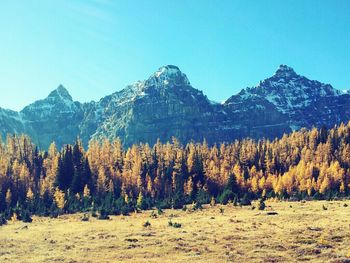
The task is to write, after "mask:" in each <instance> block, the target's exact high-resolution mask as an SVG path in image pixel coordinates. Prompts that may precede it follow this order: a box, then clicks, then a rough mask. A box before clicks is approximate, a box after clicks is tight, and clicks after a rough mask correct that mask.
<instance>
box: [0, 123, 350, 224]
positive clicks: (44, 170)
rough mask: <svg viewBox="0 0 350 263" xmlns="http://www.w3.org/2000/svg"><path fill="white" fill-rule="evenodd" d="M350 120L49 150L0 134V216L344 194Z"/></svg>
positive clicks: (103, 213)
mask: <svg viewBox="0 0 350 263" xmlns="http://www.w3.org/2000/svg"><path fill="white" fill-rule="evenodd" d="M349 188H350V122H349V123H348V124H340V125H339V126H335V127H333V128H332V129H325V128H321V129H317V128H313V129H311V130H307V129H301V130H299V131H295V132H293V133H291V134H285V135H284V136H283V137H282V138H279V139H277V138H276V139H275V140H265V139H263V140H259V141H255V140H252V139H243V140H236V141H234V142H232V143H222V144H219V145H208V144H207V143H206V142H205V141H204V142H202V143H194V142H192V143H188V144H187V145H182V144H181V143H180V142H179V141H178V140H177V139H175V138H173V139H172V141H171V142H167V143H161V142H160V141H158V142H157V143H156V144H155V145H153V146H150V145H148V144H137V145H133V146H132V147H129V148H127V149H124V148H123V146H122V143H121V141H120V140H119V139H115V140H113V141H109V140H107V139H104V140H102V141H98V140H91V141H90V142H89V146H88V149H87V150H86V149H84V147H83V144H82V142H81V140H80V139H79V138H77V140H76V142H75V143H74V145H69V144H68V145H65V146H63V147H62V149H57V147H56V145H55V143H52V144H51V146H50V147H49V149H48V150H47V151H44V150H40V149H38V147H36V146H35V145H34V144H33V143H32V141H31V139H30V138H29V137H28V136H26V135H21V136H18V135H8V136H7V139H6V142H2V141H1V142H0V225H1V224H2V223H5V222H6V220H7V219H10V218H11V217H15V218H18V219H19V220H23V221H27V222H30V221H31V215H39V216H51V217H57V216H58V215H60V214H63V213H75V212H91V213H93V214H96V213H98V214H99V215H100V217H101V218H103V217H108V215H109V214H113V215H118V214H123V215H128V214H129V213H130V212H132V211H139V210H146V209H150V208H153V207H157V208H158V209H165V208H174V209H180V208H183V207H184V206H185V205H186V204H194V206H195V207H197V208H200V207H201V205H202V204H205V203H215V202H220V203H222V204H227V203H229V202H230V203H231V202H232V203H233V204H234V205H245V204H249V203H250V200H253V199H259V198H261V199H265V198H278V199H289V200H301V199H327V200H330V199H336V198H343V197H346V196H347V195H348V194H349Z"/></svg>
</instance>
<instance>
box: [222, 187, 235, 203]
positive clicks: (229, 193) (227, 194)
mask: <svg viewBox="0 0 350 263" xmlns="http://www.w3.org/2000/svg"><path fill="white" fill-rule="evenodd" d="M234 197H235V195H234V193H233V192H232V191H231V190H225V191H224V192H223V193H222V194H221V195H220V196H219V202H220V203H221V204H223V205H227V203H228V201H229V200H233V199H234Z"/></svg>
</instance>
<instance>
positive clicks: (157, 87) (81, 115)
mask: <svg viewBox="0 0 350 263" xmlns="http://www.w3.org/2000/svg"><path fill="white" fill-rule="evenodd" d="M349 106H350V95H349V94H348V93H347V92H345V93H344V92H340V91H338V90H336V89H334V88H333V87H332V86H331V85H328V84H323V83H320V82H318V81H314V80H309V79H307V78H305V77H303V76H300V75H298V74H296V73H295V71H294V70H293V69H292V68H290V67H288V66H285V65H281V66H280V67H279V68H278V70H277V71H276V73H275V74H274V75H273V76H272V77H270V78H268V79H266V80H264V81H261V82H260V83H259V85H257V86H256V87H252V88H246V89H243V90H242V91H241V92H239V93H238V94H237V95H234V96H232V97H230V98H229V99H228V100H227V101H226V102H224V103H222V104H219V103H213V102H211V101H210V100H208V98H207V97H206V96H205V95H204V94H203V92H202V91H200V90H197V89H195V88H193V87H192V86H191V84H190V82H189V80H188V78H187V76H186V75H185V74H184V73H182V72H181V71H180V69H179V68H178V67H176V66H172V65H168V66H164V67H161V68H160V69H159V70H158V71H157V72H155V73H154V74H152V75H151V76H150V77H149V78H148V79H147V80H145V81H138V82H136V83H134V84H133V85H130V86H127V87H126V88H124V89H123V90H121V91H118V92H115V93H113V94H111V95H109V96H106V97H104V98H102V99H101V100H100V101H98V102H90V103H84V104H81V103H79V102H74V101H73V100H72V97H71V96H70V95H69V93H68V91H67V90H66V89H65V88H64V87H63V86H59V87H58V88H57V89H56V90H54V91H53V92H51V93H50V95H49V96H48V97H47V98H46V99H44V100H39V101H36V102H34V103H33V104H31V105H29V106H27V107H25V108H24V109H23V110H22V111H21V112H14V111H10V110H3V109H0V124H1V126H0V127H1V134H2V136H5V134H6V133H23V132H24V133H28V134H29V135H30V136H31V137H32V138H33V139H34V140H35V141H36V142H37V143H39V145H40V146H41V147H43V148H47V147H48V145H49V144H50V143H51V141H55V142H56V143H57V144H58V145H62V144H64V143H71V142H73V141H74V139H75V138H76V137H77V136H80V137H81V138H82V139H83V141H84V142H85V143H86V144H87V142H88V141H89V140H90V139H91V138H98V139H101V138H104V137H107V138H111V139H112V138H115V137H120V138H121V139H122V141H123V142H124V144H125V145H127V146H128V145H130V144H132V143H138V142H147V143H150V144H153V143H155V142H156V140H157V139H158V138H159V139H161V140H162V141H167V140H170V139H171V137H172V136H175V137H177V138H178V139H179V140H180V141H182V142H183V143H185V142H188V141H191V140H194V141H202V140H204V139H206V140H207V141H208V142H209V143H216V142H218V143H219V142H224V141H232V140H234V139H237V138H243V137H252V138H262V137H266V138H274V137H279V136H282V135H283V133H286V132H290V131H292V130H295V129H299V128H301V127H307V128H310V127H312V126H323V125H325V126H333V125H334V124H337V123H339V122H341V121H343V122H347V121H348V120H349V119H350V108H349Z"/></svg>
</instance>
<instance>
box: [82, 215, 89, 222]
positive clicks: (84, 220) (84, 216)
mask: <svg viewBox="0 0 350 263" xmlns="http://www.w3.org/2000/svg"><path fill="white" fill-rule="evenodd" d="M89 219H90V217H89V215H88V214H84V215H83V217H82V218H81V221H83V222H86V221H89Z"/></svg>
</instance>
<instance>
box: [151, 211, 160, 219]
mask: <svg viewBox="0 0 350 263" xmlns="http://www.w3.org/2000/svg"><path fill="white" fill-rule="evenodd" d="M150 217H151V218H158V215H157V214H156V213H155V212H154V211H152V213H151V215H150Z"/></svg>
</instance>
